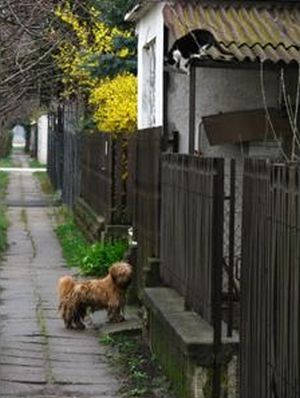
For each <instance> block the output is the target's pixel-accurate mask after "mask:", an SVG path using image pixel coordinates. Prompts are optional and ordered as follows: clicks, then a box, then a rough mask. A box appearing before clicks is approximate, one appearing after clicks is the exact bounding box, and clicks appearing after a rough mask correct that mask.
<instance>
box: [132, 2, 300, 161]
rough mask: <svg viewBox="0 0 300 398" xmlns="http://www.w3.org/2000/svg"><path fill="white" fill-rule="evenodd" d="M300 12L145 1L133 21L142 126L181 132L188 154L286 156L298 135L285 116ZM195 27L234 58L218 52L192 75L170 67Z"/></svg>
mask: <svg viewBox="0 0 300 398" xmlns="http://www.w3.org/2000/svg"><path fill="white" fill-rule="evenodd" d="M299 14H300V12H299V9H298V8H297V7H296V6H295V7H293V6H291V5H289V6H287V5H286V4H284V2H277V3H276V4H275V3H274V5H272V6H270V5H269V4H266V3H263V2H260V4H258V3H257V2H256V3H254V4H253V5H249V2H245V3H243V2H239V3H237V2H232V3H230V4H227V5H226V7H225V5H224V3H222V2H218V1H215V2H213V3H211V4H210V3H209V2H204V1H203V2H202V1H200V2H198V3H197V5H195V4H194V3H193V2H186V3H182V2H179V1H178V2H176V1H175V2H163V1H142V2H141V3H140V4H139V5H137V6H136V7H135V8H134V9H133V10H132V11H131V12H130V13H129V14H128V15H127V20H130V21H135V22H136V33H137V36H138V128H139V129H146V128H152V127H157V126H161V127H162V128H163V129H164V134H165V135H166V136H170V135H171V134H172V132H173V131H177V132H179V151H180V152H184V153H185V152H190V153H193V152H194V151H196V152H197V153H199V154H202V155H204V156H225V157H235V158H239V157H243V156H245V155H250V156H252V155H254V156H255V155H256V154H257V155H258V156H262V155H263V156H273V157H274V156H275V157H277V156H280V155H282V153H281V152H282V149H281V142H282V141H283V140H284V135H285V134H286V132H287V131H288V130H290V128H289V123H288V119H287V117H286V114H285V115H284V117H282V115H283V114H284V111H285V108H286V102H287V101H286V99H287V98H289V100H288V101H289V103H290V105H291V107H293V106H294V103H295V91H296V90H295V88H296V86H297V73H298V63H299V62H300V53H299V51H298V50H297V48H298V47H297V45H298V43H299V38H300V27H299V24H298V23H297V18H298V17H299ZM296 17H297V18H296ZM244 21H247V24H245V22H244ZM193 29H205V30H209V31H210V32H211V33H212V34H213V35H214V37H215V38H216V40H217V42H218V43H220V44H221V45H223V46H224V47H223V48H226V49H227V50H228V51H230V52H231V54H232V56H226V57H224V56H223V55H222V54H221V53H220V51H219V50H218V49H217V48H215V47H213V46H212V47H211V48H210V49H209V50H207V52H206V54H205V55H204V56H202V57H201V59H200V60H198V61H197V62H195V66H193V67H192V68H191V72H190V74H182V73H178V71H176V70H175V68H173V69H171V68H170V67H168V68H167V67H164V56H165V55H166V54H167V52H168V49H169V48H170V47H171V45H172V43H173V42H174V41H175V39H178V38H180V37H181V36H183V35H185V34H186V33H188V32H189V31H191V30H193ZM192 69H194V70H195V72H194V73H193V72H192ZM282 76H283V79H284V82H283V80H282ZM266 107H268V108H271V110H270V113H269V112H268V111H266ZM270 119H271V122H270Z"/></svg>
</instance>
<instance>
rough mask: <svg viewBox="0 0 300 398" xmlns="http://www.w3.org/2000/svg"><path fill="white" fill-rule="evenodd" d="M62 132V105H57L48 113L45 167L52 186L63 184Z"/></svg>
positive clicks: (59, 187) (57, 187) (59, 186)
mask: <svg viewBox="0 0 300 398" xmlns="http://www.w3.org/2000/svg"><path fill="white" fill-rule="evenodd" d="M63 163H64V133H63V107H62V106H58V107H57V108H56V109H55V110H49V113H48V159H47V169H48V174H49V177H50V180H51V183H52V185H53V187H54V188H55V189H56V190H61V189H62V186H63Z"/></svg>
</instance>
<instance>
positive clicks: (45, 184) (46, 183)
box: [33, 171, 54, 195]
mask: <svg viewBox="0 0 300 398" xmlns="http://www.w3.org/2000/svg"><path fill="white" fill-rule="evenodd" d="M33 175H34V177H36V178H37V179H38V181H39V183H40V185H41V189H42V191H43V192H44V193H45V194H47V195H51V194H54V188H53V186H52V184H51V181H50V179H49V176H48V174H47V172H46V171H36V172H34V173H33Z"/></svg>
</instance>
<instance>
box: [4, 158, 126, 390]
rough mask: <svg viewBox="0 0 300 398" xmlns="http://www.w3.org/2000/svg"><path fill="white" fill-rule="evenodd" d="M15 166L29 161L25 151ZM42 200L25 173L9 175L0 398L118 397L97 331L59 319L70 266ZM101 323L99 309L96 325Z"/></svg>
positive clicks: (114, 377)
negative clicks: (59, 289) (60, 290)
mask: <svg viewBox="0 0 300 398" xmlns="http://www.w3.org/2000/svg"><path fill="white" fill-rule="evenodd" d="M16 161H18V159H17V158H16ZM20 163H21V164H22V165H24V166H26V164H27V163H28V161H27V159H26V158H24V156H23V155H22V158H21V159H20ZM45 203H46V201H45V197H44V196H43V194H42V193H41V191H40V188H39V184H38V183H37V181H36V180H35V178H34V176H33V175H32V173H30V172H29V170H26V172H24V170H21V169H20V170H13V171H11V172H10V183H9V187H8V196H7V204H8V205H10V206H9V209H8V216H9V220H10V227H9V230H8V242H9V248H8V250H7V252H6V253H5V256H4V258H3V260H2V261H1V262H0V398H18V397H22V398H26V397H28V398H29V397H30V398H40V397H43V398H58V397H59V398H67V397H73V398H99V397H103V398H119V397H120V395H119V393H118V391H119V388H120V383H119V381H118V379H117V377H116V375H115V374H114V372H113V369H112V368H111V365H110V364H109V363H108V360H107V358H106V356H105V352H106V348H105V347H104V346H101V344H100V342H99V332H98V331H96V330H95V329H94V327H93V326H91V327H90V328H88V329H87V330H85V331H70V330H66V329H65V328H64V324H63V322H62V320H61V319H60V318H59V315H58V312H57V305H58V303H57V297H56V284H57V280H58V278H59V277H60V276H62V275H64V274H66V273H70V270H69V269H67V268H66V266H65V262H64V259H63V257H62V253H61V248H60V245H59V243H58V241H57V239H56V236H55V233H54V232H53V227H54V225H53V221H52V218H51V217H50V212H51V211H50V209H49V208H48V207H45V205H44V204H45ZM99 322H100V324H99ZM105 324H106V317H105V315H103V314H102V318H101V317H100V320H99V319H98V320H97V327H99V328H101V325H102V326H103V327H104V326H105Z"/></svg>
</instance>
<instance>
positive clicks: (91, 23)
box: [55, 3, 137, 133]
mask: <svg viewBox="0 0 300 398" xmlns="http://www.w3.org/2000/svg"><path fill="white" fill-rule="evenodd" d="M88 14H89V18H88V19H86V18H85V19H83V18H81V17H80V16H79V15H77V14H76V13H75V12H74V11H73V9H72V7H71V6H70V4H69V3H65V4H64V5H63V6H58V7H57V9H56V15H57V17H58V18H59V19H60V21H61V22H63V24H64V25H65V26H66V27H67V28H68V34H66V35H64V36H62V40H61V42H60V45H59V48H58V52H57V54H56V55H55V60H56V63H57V66H58V68H59V69H60V70H61V72H62V82H63V84H64V93H63V95H64V96H65V97H70V96H71V95H77V96H78V95H80V93H84V95H85V96H86V97H87V99H88V102H89V104H90V105H91V106H92V110H93V112H94V113H93V115H92V117H93V120H94V121H95V122H96V124H97V127H98V128H99V129H100V130H101V131H105V132H113V133H114V132H118V133H123V132H124V133H130V132H133V131H135V129H136V118H137V82H136V77H135V76H134V75H133V74H130V73H121V74H119V75H117V76H116V77H114V78H103V75H105V76H107V75H108V73H107V74H106V68H109V66H110V65H112V62H110V60H109V54H112V55H117V56H118V57H119V59H123V58H126V57H127V56H128V55H129V56H131V55H132V51H131V50H130V49H129V48H128V47H127V46H126V43H127V41H128V39H130V38H131V37H132V32H130V31H126V30H125V31H124V30H120V29H119V28H118V27H114V26H110V25H107V24H105V23H104V22H102V21H101V18H100V13H99V11H97V10H96V9H94V8H93V7H90V8H89V9H88ZM116 43H118V45H116ZM120 43H121V44H120ZM123 43H124V44H123ZM101 55H103V56H104V58H105V57H108V58H106V63H105V61H104V59H103V61H101V60H100V61H99V59H100V58H99V57H101ZM116 62H117V64H116V65H117V66H118V62H120V61H116ZM99 63H100V67H102V72H103V71H104V74H103V73H102V76H101V74H99V75H98V77H97V73H96V74H95V73H93V72H95V70H96V71H97V68H99ZM92 71H93V72H92ZM117 73H118V72H117Z"/></svg>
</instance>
